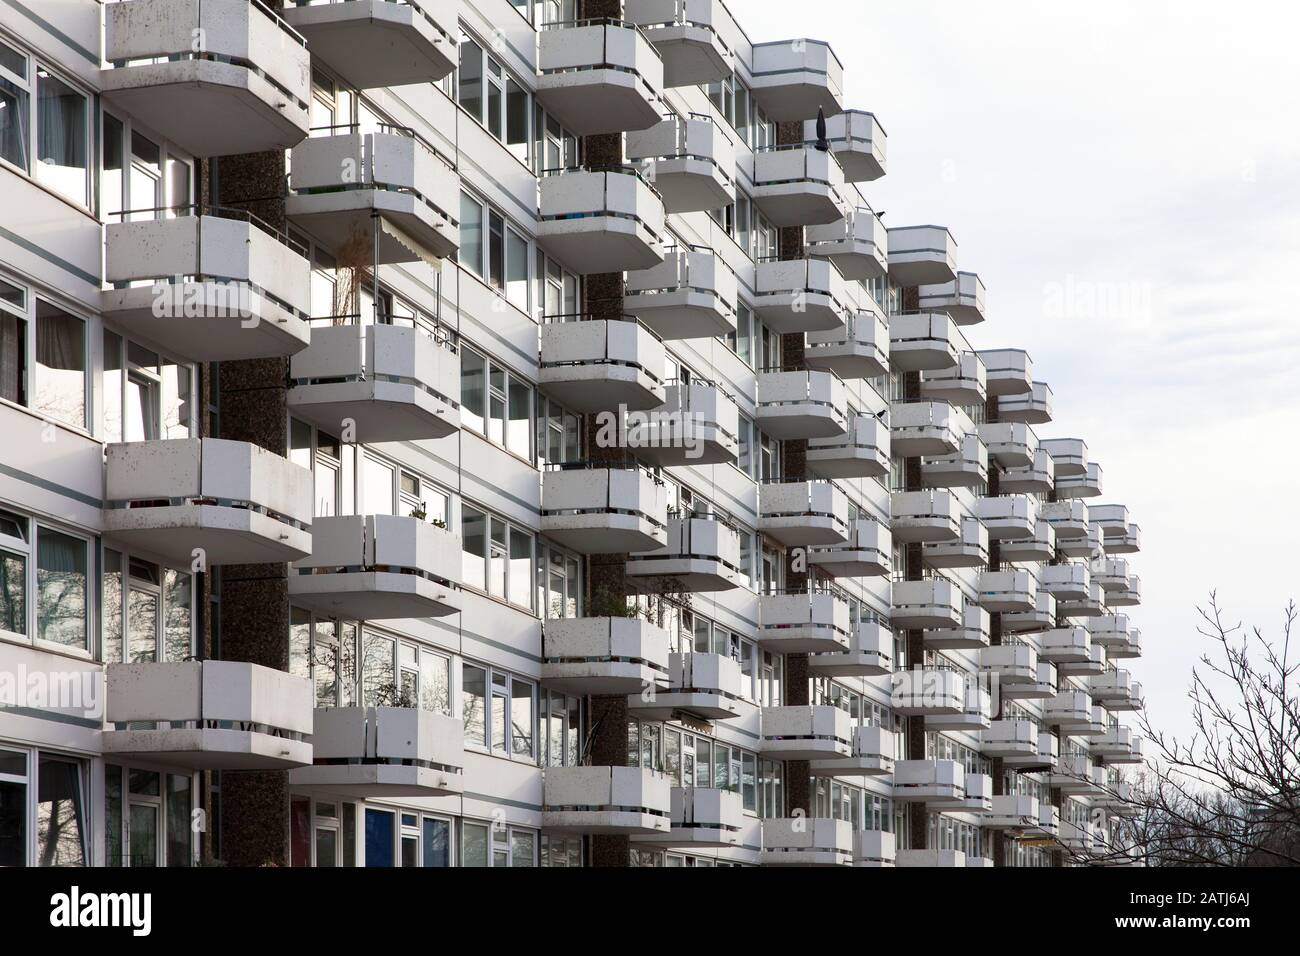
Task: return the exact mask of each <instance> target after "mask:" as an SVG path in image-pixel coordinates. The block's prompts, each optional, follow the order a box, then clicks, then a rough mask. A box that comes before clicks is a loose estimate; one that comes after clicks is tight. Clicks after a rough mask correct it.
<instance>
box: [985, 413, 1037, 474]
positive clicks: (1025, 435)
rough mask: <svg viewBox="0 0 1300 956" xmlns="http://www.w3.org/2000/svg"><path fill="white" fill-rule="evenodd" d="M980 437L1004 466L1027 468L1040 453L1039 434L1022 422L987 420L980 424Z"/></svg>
mask: <svg viewBox="0 0 1300 956" xmlns="http://www.w3.org/2000/svg"><path fill="white" fill-rule="evenodd" d="M979 435H980V439H981V440H982V441H983V442H984V444H986V445H987V446H988V449H989V455H990V456H991V457H992V458H993V459H994V460H995V461H996V462H997V463H998V464H999V465H1001V466H1002V467H1003V468H1027V467H1029V466H1031V465H1033V464H1034V459H1035V457H1036V456H1037V454H1038V436H1037V435H1035V434H1034V430H1033V429H1032V428H1030V427H1029V426H1028V425H1025V424H1022V423H1020V422H985V423H983V424H981V425H980V426H979Z"/></svg>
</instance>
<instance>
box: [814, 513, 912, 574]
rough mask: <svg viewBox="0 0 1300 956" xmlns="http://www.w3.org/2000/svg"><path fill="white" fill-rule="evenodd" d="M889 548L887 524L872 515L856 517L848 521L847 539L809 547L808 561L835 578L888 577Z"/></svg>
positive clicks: (891, 545)
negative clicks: (841, 541) (828, 544)
mask: <svg viewBox="0 0 1300 956" xmlns="http://www.w3.org/2000/svg"><path fill="white" fill-rule="evenodd" d="M892 550H893V537H892V535H890V533H889V526H888V525H885V524H882V523H881V522H879V521H876V520H875V519H874V518H857V519H855V520H853V521H852V522H850V524H849V539H848V541H846V542H844V543H843V544H833V545H830V546H828V547H818V548H810V549H809V550H808V563H809V564H811V565H815V566H816V567H818V568H820V569H821V570H822V571H824V572H825V573H827V574H829V575H830V576H831V577H835V578H839V577H849V578H856V577H875V576H880V575H885V576H888V574H889V572H890V562H891V554H892Z"/></svg>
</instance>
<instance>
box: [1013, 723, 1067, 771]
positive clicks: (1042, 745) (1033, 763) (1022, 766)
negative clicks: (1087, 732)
mask: <svg viewBox="0 0 1300 956" xmlns="http://www.w3.org/2000/svg"><path fill="white" fill-rule="evenodd" d="M1059 751H1060V741H1059V740H1058V739H1057V738H1056V735H1055V734H1052V733H1050V732H1048V731H1045V730H1044V731H1040V732H1039V734H1038V750H1037V752H1036V753H1033V754H1016V755H1013V756H1008V757H1004V758H1002V759H1003V761H1004V763H1005V764H1006V766H1007V767H1011V768H1015V769H1016V770H1018V771H1020V772H1021V773H1028V772H1031V771H1034V772H1037V771H1043V770H1051V769H1052V768H1053V767H1055V766H1056V759H1057V754H1058V753H1059Z"/></svg>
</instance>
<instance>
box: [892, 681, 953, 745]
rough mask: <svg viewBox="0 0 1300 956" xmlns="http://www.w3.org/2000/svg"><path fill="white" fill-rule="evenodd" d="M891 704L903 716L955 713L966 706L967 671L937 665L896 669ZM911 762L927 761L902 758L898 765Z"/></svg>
mask: <svg viewBox="0 0 1300 956" xmlns="http://www.w3.org/2000/svg"><path fill="white" fill-rule="evenodd" d="M890 704H891V705H892V706H893V708H894V713H896V714H898V715H900V716H902V717H926V718H929V717H955V716H957V715H959V714H961V713H962V712H963V711H964V710H965V706H966V675H964V674H961V673H959V672H957V671H952V670H940V669H938V668H934V667H930V668H925V669H921V668H917V669H914V670H910V671H895V672H894V674H893V676H892V677H891V678H890ZM909 762H915V763H919V762H923V761H899V763H898V765H897V766H898V767H902V766H903V764H904V763H909ZM958 766H960V765H958ZM896 769H897V768H896Z"/></svg>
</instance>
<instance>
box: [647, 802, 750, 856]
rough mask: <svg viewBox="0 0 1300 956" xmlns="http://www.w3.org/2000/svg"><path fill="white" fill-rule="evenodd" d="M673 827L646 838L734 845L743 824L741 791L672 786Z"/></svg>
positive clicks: (684, 844) (683, 844)
mask: <svg viewBox="0 0 1300 956" xmlns="http://www.w3.org/2000/svg"><path fill="white" fill-rule="evenodd" d="M671 802H672V829H671V830H669V832H668V835H667V836H666V837H665V836H653V837H648V838H646V842H650V843H662V844H665V845H667V846H679V847H706V846H718V847H728V846H736V845H737V844H738V843H740V831H741V828H742V827H744V825H745V811H744V805H743V801H742V800H741V798H740V793H739V792H737V791H732V790H722V789H720V788H717V787H673V788H672V794H671Z"/></svg>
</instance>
